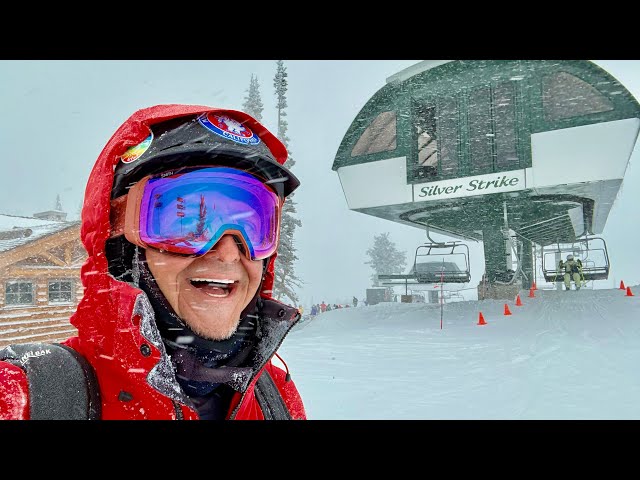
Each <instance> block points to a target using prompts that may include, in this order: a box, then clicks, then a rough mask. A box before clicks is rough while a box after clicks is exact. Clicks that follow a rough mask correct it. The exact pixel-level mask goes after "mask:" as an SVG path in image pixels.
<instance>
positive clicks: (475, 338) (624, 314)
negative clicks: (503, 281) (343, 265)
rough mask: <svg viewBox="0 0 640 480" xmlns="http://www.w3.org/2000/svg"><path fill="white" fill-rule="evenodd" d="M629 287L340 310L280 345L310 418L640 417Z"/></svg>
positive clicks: (637, 335)
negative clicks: (508, 312) (510, 299)
mask: <svg viewBox="0 0 640 480" xmlns="http://www.w3.org/2000/svg"><path fill="white" fill-rule="evenodd" d="M629 291H630V293H632V294H633V296H628V295H627V290H626V289H619V288H616V289H600V290H591V289H587V288H583V289H582V290H580V291H570V292H567V291H564V290H561V291H558V290H535V291H534V297H533V298H531V297H530V296H529V294H530V292H529V291H528V290H527V291H524V292H521V293H520V301H521V303H522V306H516V301H515V300H516V299H514V300H513V301H504V300H481V301H464V302H453V303H446V304H444V305H443V306H442V309H441V306H440V305H438V304H428V303H427V304H425V303H413V304H408V303H381V304H378V305H374V306H367V307H365V306H358V307H357V308H342V309H338V310H332V311H330V312H326V313H323V314H320V315H319V316H317V317H315V318H314V319H313V320H309V319H308V317H305V321H304V322H302V323H300V324H299V325H298V326H296V327H295V328H294V330H293V331H292V332H291V334H290V335H289V337H287V339H286V340H285V342H284V343H283V345H282V347H281V348H280V350H279V353H280V355H281V356H282V357H283V358H284V360H285V362H287V365H288V367H289V369H290V371H291V374H292V379H293V380H294V381H295V382H296V385H297V386H298V388H299V390H300V392H301V394H302V395H303V399H304V401H305V405H306V409H307V415H308V417H309V419H310V420H328V419H332V420H346V419H349V420H379V419H388V420H407V419H412V420H415V419H424V420H427V419H515V420H519V419H550V420H556V419H585V420H593V419H640V287H639V286H638V285H635V286H634V285H632V286H629ZM505 305H506V306H507V309H508V310H509V311H510V312H511V315H505V314H504V313H505ZM480 313H482V317H483V318H484V320H485V322H486V325H478V323H479V318H480ZM441 314H442V328H441Z"/></svg>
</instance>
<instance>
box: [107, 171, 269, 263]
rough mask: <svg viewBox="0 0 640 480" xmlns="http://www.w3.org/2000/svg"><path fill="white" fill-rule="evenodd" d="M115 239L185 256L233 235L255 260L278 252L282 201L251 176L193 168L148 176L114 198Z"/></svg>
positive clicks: (199, 254) (203, 251) (208, 247)
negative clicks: (121, 236) (123, 239)
mask: <svg viewBox="0 0 640 480" xmlns="http://www.w3.org/2000/svg"><path fill="white" fill-rule="evenodd" d="M111 212H112V216H111V225H112V232H111V237H117V236H119V235H123V234H124V236H125V238H126V239H127V240H128V241H129V242H131V243H133V244H135V245H138V246H141V247H144V248H148V247H150V248H154V249H158V250H163V251H167V252H171V253H174V254H179V255H185V256H194V257H197V256H201V255H204V254H206V253H207V252H209V251H210V250H211V249H212V248H213V246H214V245H215V244H216V243H217V242H218V241H219V240H220V239H221V238H222V236H223V235H226V234H230V235H233V236H234V237H235V238H236V241H239V243H241V244H242V245H239V246H241V247H243V248H241V250H243V253H244V254H245V256H246V257H247V258H249V259H251V260H263V259H265V258H268V257H270V256H271V255H273V253H274V252H275V251H276V248H277V246H278V238H279V231H280V215H281V200H280V198H279V197H278V195H276V193H275V192H274V191H273V190H271V189H270V188H269V187H268V186H267V185H265V184H264V183H263V182H262V181H261V180H259V179H258V178H256V177H254V176H253V175H251V174H249V173H247V172H245V171H242V170H238V169H235V168H229V167H189V168H184V169H181V170H177V171H172V172H168V173H167V172H165V173H164V174H160V175H149V176H147V177H144V178H143V179H142V180H140V181H139V182H137V183H136V184H135V185H134V186H133V187H131V188H130V189H129V191H128V193H127V194H126V195H123V196H121V197H119V198H116V199H114V200H113V201H112V202H111Z"/></svg>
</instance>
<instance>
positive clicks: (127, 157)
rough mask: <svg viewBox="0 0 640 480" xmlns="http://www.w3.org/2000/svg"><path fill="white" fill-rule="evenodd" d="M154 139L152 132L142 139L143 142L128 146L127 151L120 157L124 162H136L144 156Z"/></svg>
mask: <svg viewBox="0 0 640 480" xmlns="http://www.w3.org/2000/svg"><path fill="white" fill-rule="evenodd" d="M152 140H153V132H152V133H150V134H149V136H148V137H147V138H145V139H144V140H143V141H142V143H139V144H138V145H134V146H132V147H129V148H127V151H126V152H124V154H123V155H122V156H121V157H120V160H122V162H123V163H131V162H135V161H136V160H137V159H138V158H140V157H141V156H142V154H143V153H144V152H146V151H147V149H148V148H149V146H150V145H151V141H152Z"/></svg>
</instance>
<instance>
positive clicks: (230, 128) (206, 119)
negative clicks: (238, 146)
mask: <svg viewBox="0 0 640 480" xmlns="http://www.w3.org/2000/svg"><path fill="white" fill-rule="evenodd" d="M198 120H199V121H200V124H201V125H202V126H203V127H205V128H206V129H207V130H209V131H211V132H213V133H215V134H216V135H220V136H221V137H223V138H226V139H227V140H232V141H234V142H236V143H242V144H244V145H257V144H258V143H260V138H258V136H257V135H256V134H254V133H253V132H252V131H251V129H250V128H249V127H245V126H244V125H243V124H242V123H240V122H239V121H237V120H235V119H233V118H231V117H230V116H228V115H218V114H214V113H206V114H203V115H201V116H200V117H199V118H198Z"/></svg>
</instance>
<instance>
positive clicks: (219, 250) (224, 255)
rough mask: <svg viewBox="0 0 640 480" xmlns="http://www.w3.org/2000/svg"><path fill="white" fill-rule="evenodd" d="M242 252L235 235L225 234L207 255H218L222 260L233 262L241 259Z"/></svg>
mask: <svg viewBox="0 0 640 480" xmlns="http://www.w3.org/2000/svg"><path fill="white" fill-rule="evenodd" d="M241 255H242V252H241V251H240V248H239V247H238V243H237V242H236V240H235V238H234V237H233V235H230V234H226V235H223V236H222V238H221V239H220V240H218V243H216V244H215V245H214V246H213V248H212V249H211V250H210V251H209V253H207V256H216V257H218V259H219V260H220V261H222V262H227V263H232V262H237V261H238V260H240V257H241Z"/></svg>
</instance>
